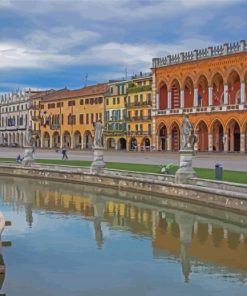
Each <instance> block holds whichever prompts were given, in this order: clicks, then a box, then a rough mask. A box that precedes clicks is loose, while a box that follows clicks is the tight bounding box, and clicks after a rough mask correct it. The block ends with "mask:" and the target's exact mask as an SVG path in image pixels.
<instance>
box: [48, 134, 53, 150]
mask: <svg viewBox="0 0 247 296" xmlns="http://www.w3.org/2000/svg"><path fill="white" fill-rule="evenodd" d="M53 141H54V139H53V137H52V136H51V137H50V147H49V148H50V149H51V148H52V146H53Z"/></svg>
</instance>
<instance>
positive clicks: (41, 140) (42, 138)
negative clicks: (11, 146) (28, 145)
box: [20, 134, 44, 148]
mask: <svg viewBox="0 0 247 296" xmlns="http://www.w3.org/2000/svg"><path fill="white" fill-rule="evenodd" d="M20 139H21V136H20ZM21 144H22V145H23V143H21ZM40 148H44V137H43V135H42V134H40Z"/></svg>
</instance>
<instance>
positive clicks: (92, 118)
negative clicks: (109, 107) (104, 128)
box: [91, 113, 94, 123]
mask: <svg viewBox="0 0 247 296" xmlns="http://www.w3.org/2000/svg"><path fill="white" fill-rule="evenodd" d="M93 122H94V114H93V113H91V123H93Z"/></svg>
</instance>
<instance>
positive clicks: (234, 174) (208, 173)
mask: <svg viewBox="0 0 247 296" xmlns="http://www.w3.org/2000/svg"><path fill="white" fill-rule="evenodd" d="M0 162H15V159H14V158H0ZM35 162H36V163H40V164H53V165H68V166H83V167H89V166H90V165H91V163H92V162H91V161H88V160H61V159H36V160H35ZM106 168H108V169H115V170H127V171H134V172H144V173H160V170H161V166H159V165H153V164H138V163H135V164H133V163H121V162H107V163H106ZM177 169H178V167H177V166H174V167H172V169H171V174H173V175H175V173H176V171H177ZM195 171H196V174H197V177H198V178H203V179H208V180H215V170H214V169H207V168H195ZM223 181H226V182H234V183H241V184H247V172H239V171H231V170H223Z"/></svg>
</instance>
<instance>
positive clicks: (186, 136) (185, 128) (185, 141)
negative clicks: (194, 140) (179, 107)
mask: <svg viewBox="0 0 247 296" xmlns="http://www.w3.org/2000/svg"><path fill="white" fill-rule="evenodd" d="M192 131H193V126H192V124H191V122H190V121H189V116H188V114H185V115H184V120H183V124H182V149H183V148H192V147H191V141H190V140H191V138H190V137H191V134H192Z"/></svg>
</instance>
